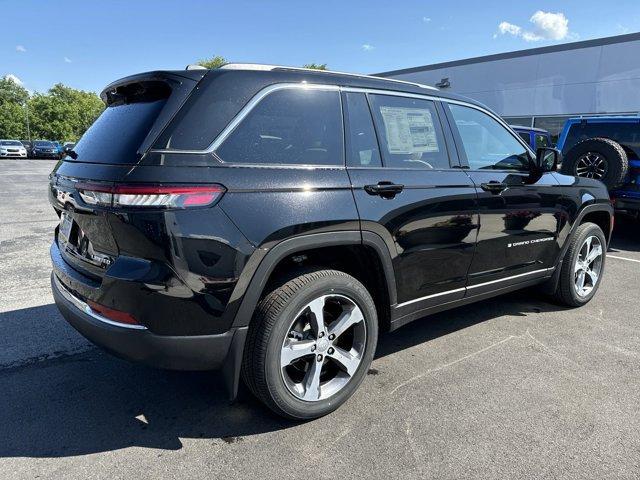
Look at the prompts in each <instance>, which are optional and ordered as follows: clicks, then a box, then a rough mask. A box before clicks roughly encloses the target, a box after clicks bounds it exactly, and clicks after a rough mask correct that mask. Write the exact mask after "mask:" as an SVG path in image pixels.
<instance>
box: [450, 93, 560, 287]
mask: <svg viewBox="0 0 640 480" xmlns="http://www.w3.org/2000/svg"><path fill="white" fill-rule="evenodd" d="M446 110H447V112H448V118H449V122H450V124H451V126H452V130H453V133H454V137H455V138H456V144H457V145H458V151H459V153H460V157H461V161H462V162H463V164H464V166H465V167H466V171H467V173H468V174H469V176H470V178H471V179H472V180H473V182H474V184H475V187H476V191H477V193H478V207H479V212H480V229H479V233H478V242H477V246H476V253H475V255H474V258H473V262H472V264H471V268H470V270H469V285H468V293H467V295H468V296H472V295H476V294H481V293H483V292H485V291H491V290H495V289H497V288H500V286H502V285H504V286H505V287H506V286H508V285H510V284H513V283H519V282H523V281H527V280H531V279H534V278H537V277H544V276H547V275H549V273H550V269H551V268H553V267H554V266H555V263H556V260H557V258H558V254H559V251H560V245H559V243H558V233H559V226H560V224H561V222H562V216H563V213H562V209H561V208H562V189H561V188H560V186H559V184H558V182H557V180H556V179H555V177H554V176H553V174H552V173H544V174H533V173H532V171H531V169H530V162H531V161H532V160H533V154H532V152H531V151H530V149H529V148H528V146H525V144H524V143H523V142H522V141H521V139H519V138H518V137H517V136H515V135H514V134H513V133H512V132H511V131H510V130H509V129H508V128H506V127H505V126H504V125H503V124H502V123H501V122H499V121H498V120H497V118H494V117H493V116H491V115H489V114H488V113H485V112H484V111H483V110H480V109H477V108H473V107H471V106H465V105H459V104H455V103H449V104H447V107H446Z"/></svg>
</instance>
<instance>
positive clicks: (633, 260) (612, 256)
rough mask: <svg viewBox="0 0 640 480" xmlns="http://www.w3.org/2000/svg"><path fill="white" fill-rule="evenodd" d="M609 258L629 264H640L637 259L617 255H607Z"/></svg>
mask: <svg viewBox="0 0 640 480" xmlns="http://www.w3.org/2000/svg"><path fill="white" fill-rule="evenodd" d="M607 258H615V259H617V260H626V261H627V262H635V263H640V260H636V259H635V258H624V257H616V256H615V255H607Z"/></svg>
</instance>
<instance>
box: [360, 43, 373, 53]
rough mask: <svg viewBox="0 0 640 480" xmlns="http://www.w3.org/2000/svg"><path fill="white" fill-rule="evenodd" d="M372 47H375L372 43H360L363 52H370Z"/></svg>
mask: <svg viewBox="0 0 640 480" xmlns="http://www.w3.org/2000/svg"><path fill="white" fill-rule="evenodd" d="M374 48H376V47H374V46H373V45H369V44H368V43H365V44H363V45H362V50H364V51H365V52H370V51H371V50H373V49H374Z"/></svg>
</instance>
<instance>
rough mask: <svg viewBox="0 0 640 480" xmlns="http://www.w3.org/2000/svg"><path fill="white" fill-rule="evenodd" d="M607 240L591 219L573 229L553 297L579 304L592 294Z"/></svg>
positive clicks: (587, 299)
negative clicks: (573, 232) (590, 221)
mask: <svg viewBox="0 0 640 480" xmlns="http://www.w3.org/2000/svg"><path fill="white" fill-rule="evenodd" d="M606 249H607V240H606V238H605V236H604V233H603V232H602V229H601V228H600V227H599V226H598V225H596V224H595V223H583V224H582V225H580V226H579V227H578V229H577V230H576V232H575V234H574V236H573V238H572V239H571V243H570V244H569V249H568V250H567V253H566V255H565V260H564V262H563V263H562V270H561V272H560V279H559V282H558V287H557V290H556V292H555V298H556V300H557V301H558V302H559V303H561V304H563V305H567V306H570V307H579V306H581V305H584V304H586V303H588V302H589V300H591V299H592V298H593V296H594V295H595V293H596V291H597V290H598V287H599V286H600V281H601V280H602V274H603V272H604V264H605V259H606Z"/></svg>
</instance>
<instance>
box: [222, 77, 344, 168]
mask: <svg viewBox="0 0 640 480" xmlns="http://www.w3.org/2000/svg"><path fill="white" fill-rule="evenodd" d="M342 137H343V129H342V110H341V108H340V96H339V93H338V92H337V91H327V90H315V89H298V88H296V89H285V90H277V91H275V92H273V93H271V94H269V95H267V96H266V97H265V98H264V99H262V101H260V103H258V105H256V106H255V107H254V108H253V110H251V111H250V112H249V114H248V115H247V116H246V117H245V118H244V120H243V121H242V122H241V123H240V125H239V126H238V127H237V128H236V129H235V130H234V131H233V132H231V134H230V135H229V136H228V137H227V138H226V140H225V141H224V142H223V143H222V145H221V146H220V148H218V150H217V151H216V153H217V154H218V156H219V157H220V158H221V159H222V160H223V161H224V162H230V163H246V164H275V165H343V163H344V161H343V147H342Z"/></svg>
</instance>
